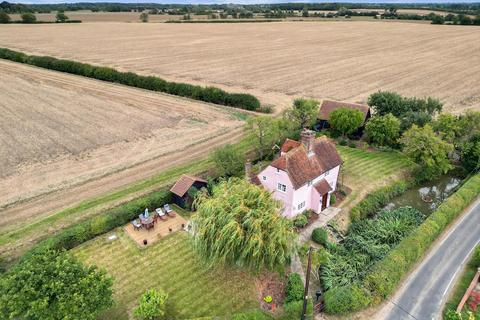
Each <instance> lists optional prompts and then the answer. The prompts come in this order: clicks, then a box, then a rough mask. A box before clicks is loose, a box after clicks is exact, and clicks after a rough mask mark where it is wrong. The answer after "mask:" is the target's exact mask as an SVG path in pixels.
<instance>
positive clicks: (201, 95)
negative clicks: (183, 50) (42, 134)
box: [0, 48, 268, 112]
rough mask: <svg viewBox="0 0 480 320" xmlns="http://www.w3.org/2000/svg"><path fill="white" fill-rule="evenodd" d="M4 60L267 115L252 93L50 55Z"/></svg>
mask: <svg viewBox="0 0 480 320" xmlns="http://www.w3.org/2000/svg"><path fill="white" fill-rule="evenodd" d="M0 58H2V59H7V60H11V61H15V62H20V63H25V64H29V65H33V66H37V67H41V68H45V69H50V70H56V71H61V72H66V73H71V74H76V75H80V76H84V77H89V78H94V79H98V80H103V81H108V82H115V83H120V84H123V85H127V86H132V87H137V88H141V89H146V90H152V91H160V92H165V93H168V94H172V95H177V96H181V97H187V98H191V99H195V100H200V101H205V102H210V103H215V104H220V105H225V106H230V107H235V108H240V109H245V110H251V111H259V112H264V111H266V110H268V109H264V108H261V105H260V101H259V100H258V99H257V98H256V97H254V96H253V95H251V94H246V93H229V92H226V91H224V90H222V89H219V88H215V87H202V86H196V85H191V84H187V83H178V82H169V81H165V80H163V79H161V78H158V77H154V76H141V75H138V74H135V73H133V72H120V71H117V70H115V69H113V68H108V67H100V66H94V65H90V64H87V63H81V62H76V61H71V60H64V59H57V58H53V57H48V56H34V55H27V54H24V53H22V52H18V51H14V50H10V49H6V48H0Z"/></svg>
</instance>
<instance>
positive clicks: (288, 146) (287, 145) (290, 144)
mask: <svg viewBox="0 0 480 320" xmlns="http://www.w3.org/2000/svg"><path fill="white" fill-rule="evenodd" d="M299 145H300V142H299V141H296V140H292V139H288V138H287V139H286V140H285V142H284V143H283V144H282V148H281V149H280V151H281V152H284V153H287V152H288V151H290V150H292V149H293V148H296V147H298V146H299Z"/></svg>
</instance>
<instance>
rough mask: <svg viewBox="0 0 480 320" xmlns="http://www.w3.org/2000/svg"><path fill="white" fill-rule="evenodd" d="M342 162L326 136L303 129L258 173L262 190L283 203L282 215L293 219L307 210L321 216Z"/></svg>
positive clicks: (328, 203)
mask: <svg viewBox="0 0 480 320" xmlns="http://www.w3.org/2000/svg"><path fill="white" fill-rule="evenodd" d="M341 164H342V159H341V158H340V155H339V154H338V152H337V150H336V148H335V145H334V143H333V142H332V141H331V140H330V139H328V138H327V137H320V138H317V139H315V132H314V131H311V130H304V131H303V132H302V133H301V141H295V140H290V139H287V140H286V141H285V142H284V143H283V145H282V147H281V150H280V156H279V157H278V158H277V159H275V160H274V161H273V162H272V163H271V164H270V165H269V166H268V167H267V168H265V169H264V170H263V171H261V172H260V174H258V179H259V180H260V182H261V184H262V185H263V187H264V188H266V189H267V190H269V191H271V192H272V193H273V196H274V198H275V199H277V200H280V201H281V202H282V203H283V205H284V206H283V212H282V214H283V215H284V216H286V217H295V216H297V215H298V214H300V213H302V212H303V211H305V210H307V209H311V210H313V211H314V212H316V213H320V212H321V211H323V210H324V209H325V208H327V207H328V206H329V205H330V196H331V194H332V193H333V192H334V191H335V189H336V186H337V180H338V175H339V172H340V165H341Z"/></svg>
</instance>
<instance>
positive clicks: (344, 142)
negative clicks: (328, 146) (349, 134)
mask: <svg viewBox="0 0 480 320" xmlns="http://www.w3.org/2000/svg"><path fill="white" fill-rule="evenodd" d="M338 144H339V145H341V146H346V145H347V144H348V141H347V140H345V139H342V140H340V142H339V143H338Z"/></svg>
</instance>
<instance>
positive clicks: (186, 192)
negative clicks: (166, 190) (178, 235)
mask: <svg viewBox="0 0 480 320" xmlns="http://www.w3.org/2000/svg"><path fill="white" fill-rule="evenodd" d="M206 187H207V181H206V180H204V179H202V178H199V177H195V176H189V175H186V174H184V175H182V176H181V177H180V179H178V180H177V182H175V184H174V185H173V187H172V188H171V189H170V192H171V193H173V202H174V203H175V204H177V205H178V206H179V207H181V208H184V209H189V210H190V209H191V207H192V202H193V195H192V190H193V191H194V192H195V191H198V190H200V189H202V188H206Z"/></svg>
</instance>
